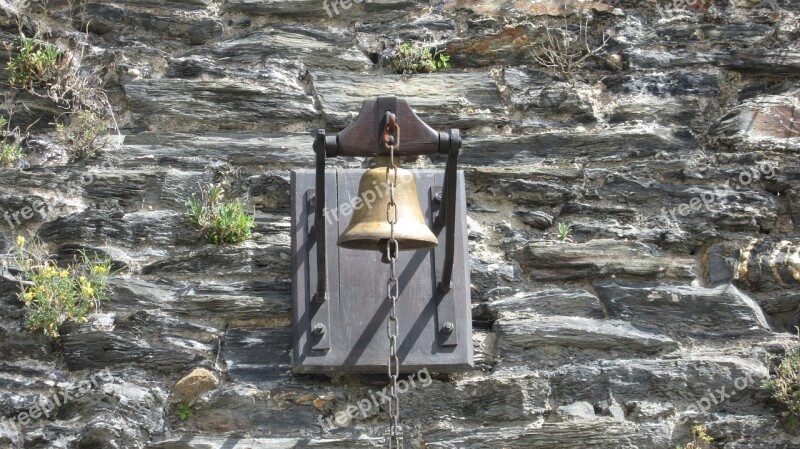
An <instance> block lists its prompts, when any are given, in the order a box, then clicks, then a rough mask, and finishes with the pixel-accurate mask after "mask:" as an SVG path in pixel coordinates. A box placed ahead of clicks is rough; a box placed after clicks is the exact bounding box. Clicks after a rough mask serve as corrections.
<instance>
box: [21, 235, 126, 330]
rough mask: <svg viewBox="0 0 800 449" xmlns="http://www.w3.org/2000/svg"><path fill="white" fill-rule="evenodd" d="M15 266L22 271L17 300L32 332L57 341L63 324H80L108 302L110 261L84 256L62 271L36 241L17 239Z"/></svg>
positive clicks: (83, 253)
mask: <svg viewBox="0 0 800 449" xmlns="http://www.w3.org/2000/svg"><path fill="white" fill-rule="evenodd" d="M16 243H17V247H16V252H15V255H14V256H15V257H14V259H15V262H16V264H17V266H18V267H19V269H20V270H21V271H22V274H21V284H22V289H21V291H20V293H19V299H20V300H21V301H22V302H23V303H24V304H25V308H26V310H27V315H28V318H27V326H28V329H29V330H31V331H32V332H37V331H42V332H43V333H44V334H45V335H47V336H49V337H52V338H58V337H59V331H58V329H59V327H60V326H61V325H62V324H63V323H64V322H66V321H74V322H78V323H84V322H86V321H87V320H88V316H89V314H90V313H91V312H93V311H96V310H97V309H98V308H99V306H100V303H101V302H102V301H108V300H109V298H108V278H109V276H110V275H111V261H110V260H108V259H101V258H98V257H95V258H90V257H89V256H88V255H87V254H86V253H85V252H81V253H80V259H78V260H76V261H74V262H73V263H72V264H70V265H69V266H68V267H67V268H66V269H62V268H59V267H58V266H57V265H56V263H55V261H54V260H53V258H52V256H51V255H50V254H49V253H48V252H47V251H46V249H45V248H44V245H43V244H42V243H41V242H39V241H33V242H29V241H26V239H25V238H24V237H21V236H20V237H17V242H16Z"/></svg>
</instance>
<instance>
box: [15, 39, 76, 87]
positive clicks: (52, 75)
mask: <svg viewBox="0 0 800 449" xmlns="http://www.w3.org/2000/svg"><path fill="white" fill-rule="evenodd" d="M17 51H18V54H17V56H15V57H13V58H11V60H10V61H9V62H8V82H9V84H11V85H12V86H19V87H24V88H33V87H35V86H37V85H43V84H47V83H49V82H51V81H53V80H54V79H56V75H57V74H58V70H59V66H58V65H59V64H58V63H59V59H60V58H61V55H62V53H63V52H62V51H61V49H60V48H58V47H57V46H55V45H53V44H48V43H44V42H40V41H38V40H36V39H31V38H27V37H23V38H21V40H20V44H19V47H17Z"/></svg>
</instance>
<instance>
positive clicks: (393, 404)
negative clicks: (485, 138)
mask: <svg viewBox="0 0 800 449" xmlns="http://www.w3.org/2000/svg"><path fill="white" fill-rule="evenodd" d="M394 128H395V129H396V130H397V141H395V142H392V143H391V144H390V145H387V146H388V149H389V167H387V168H386V185H387V186H388V187H389V204H387V205H386V221H387V222H389V240H388V241H387V242H386V257H387V258H388V259H389V280H388V281H387V284H386V291H387V295H388V297H389V320H388V321H387V323H386V324H387V333H388V335H389V363H388V365H387V368H388V370H389V379H390V381H391V386H390V394H389V419H390V423H389V424H390V428H389V441H388V445H387V447H388V448H389V449H402V448H403V443H402V439H401V436H400V425H399V424H398V421H399V419H400V399H399V398H398V397H397V378H398V377H399V376H400V358H399V357H397V336H398V335H399V333H400V322H399V321H398V320H397V314H396V310H395V306H396V305H397V298H398V297H399V296H400V288H399V287H400V286H399V282H398V280H397V273H396V268H397V253H398V251H399V250H400V246H399V244H398V242H397V239H395V237H394V226H395V225H396V224H397V203H395V201H394V189H395V187H396V186H397V166H396V165H395V163H394V150H395V149H396V148H397V147H398V146H399V143H400V127H399V126H397V125H396V124H395V126H394ZM392 174H393V176H392Z"/></svg>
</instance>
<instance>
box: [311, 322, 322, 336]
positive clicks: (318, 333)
mask: <svg viewBox="0 0 800 449" xmlns="http://www.w3.org/2000/svg"><path fill="white" fill-rule="evenodd" d="M311 333H312V334H314V335H316V336H323V335H325V325H324V324H322V323H318V324H317V325H316V326H314V329H312V330H311Z"/></svg>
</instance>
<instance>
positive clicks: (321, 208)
mask: <svg viewBox="0 0 800 449" xmlns="http://www.w3.org/2000/svg"><path fill="white" fill-rule="evenodd" d="M325 146H326V142H325V130H324V129H320V130H317V135H316V138H315V140H314V153H316V162H317V171H316V179H315V183H316V189H315V190H316V194H315V196H316V202H315V204H314V207H315V209H316V215H315V217H314V230H315V231H316V234H317V291H316V293H314V301H315V302H317V303H322V302H325V301H327V300H328V269H327V263H326V259H325V248H326V246H325V245H326V241H325V198H326V197H325Z"/></svg>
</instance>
